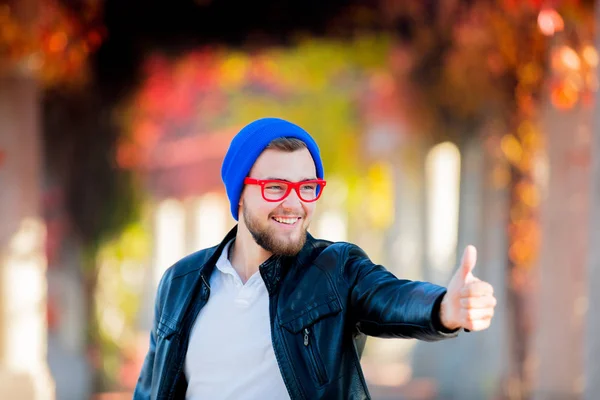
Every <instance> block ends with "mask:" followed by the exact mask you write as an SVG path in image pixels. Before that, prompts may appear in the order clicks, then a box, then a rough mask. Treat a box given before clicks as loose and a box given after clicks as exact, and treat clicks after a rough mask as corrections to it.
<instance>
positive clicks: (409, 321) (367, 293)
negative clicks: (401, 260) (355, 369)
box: [344, 245, 458, 341]
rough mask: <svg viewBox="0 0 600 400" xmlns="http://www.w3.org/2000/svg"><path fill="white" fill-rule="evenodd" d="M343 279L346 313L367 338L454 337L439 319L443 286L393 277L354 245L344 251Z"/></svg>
mask: <svg viewBox="0 0 600 400" xmlns="http://www.w3.org/2000/svg"><path fill="white" fill-rule="evenodd" d="M347 251H348V254H346V257H345V258H346V263H345V268H344V276H345V279H346V281H347V283H348V285H349V299H348V301H349V304H350V307H349V308H350V310H349V311H350V313H351V314H352V316H353V317H354V319H355V321H356V327H357V329H358V330H359V331H360V332H362V333H364V334H366V335H370V336H378V337H388V338H393V337H395V338H415V339H420V340H426V341H436V340H440V339H446V338H451V337H455V336H457V335H458V330H455V331H449V330H447V329H445V328H444V327H443V325H442V324H441V322H440V319H439V309H440V304H441V301H442V298H443V297H444V294H445V293H446V289H445V288H444V287H441V286H438V285H434V284H432V283H427V282H418V281H410V280H403V279H398V278H396V277H395V276H394V275H393V274H392V273H391V272H389V271H388V270H386V269H385V268H384V267H383V266H381V265H377V264H374V263H373V262H371V260H370V259H369V257H368V256H367V255H366V254H365V253H364V251H363V250H361V249H360V248H359V247H358V246H355V245H350V246H349V248H347Z"/></svg>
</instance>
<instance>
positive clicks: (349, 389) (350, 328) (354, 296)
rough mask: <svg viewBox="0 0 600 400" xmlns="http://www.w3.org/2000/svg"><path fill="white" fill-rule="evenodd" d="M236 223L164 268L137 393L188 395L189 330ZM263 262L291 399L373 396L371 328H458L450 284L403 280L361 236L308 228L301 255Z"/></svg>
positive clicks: (401, 331)
mask: <svg viewBox="0 0 600 400" xmlns="http://www.w3.org/2000/svg"><path fill="white" fill-rule="evenodd" d="M236 229H237V228H234V229H233V230H232V231H231V232H229V234H228V235H227V236H226V237H225V239H224V240H223V242H222V243H221V244H220V245H218V246H215V247H212V248H209V249H205V250H201V251H198V252H196V253H194V254H191V255H189V256H187V257H185V258H183V259H182V260H180V261H179V262H177V263H176V264H175V265H173V266H172V267H171V268H169V269H168V270H167V272H166V273H165V274H164V276H163V278H162V280H161V282H160V285H159V287H158V293H157V299H156V307H155V317H154V324H153V328H152V332H151V334H150V349H149V351H148V354H147V356H146V359H145V361H144V365H143V367H142V371H141V374H140V377H139V380H138V383H137V386H136V388H135V393H134V399H139V400H141V399H183V398H185V391H186V388H187V381H186V378H185V374H184V372H183V366H184V360H185V355H186V352H187V346H188V340H189V334H190V330H191V327H192V325H193V323H194V321H195V319H196V316H197V315H198V312H199V311H200V309H201V308H202V307H203V306H204V305H205V304H206V302H207V301H208V300H209V296H210V287H209V285H208V282H209V277H210V275H211V273H212V271H213V269H214V266H215V263H216V261H217V259H218V257H219V255H220V254H221V251H222V249H223V248H224V247H225V244H226V243H227V242H228V241H229V240H231V239H232V238H234V237H235V234H236ZM259 270H260V274H261V275H262V278H263V280H264V282H265V285H266V287H267V291H268V293H269V307H270V310H269V311H270V316H271V338H272V341H273V349H274V351H275V356H276V358H277V362H278V364H279V369H280V371H281V374H282V376H283V380H284V382H285V385H286V387H287V390H288V392H289V395H290V397H291V398H292V399H304V400H314V399H344V400H347V399H369V398H370V397H369V392H368V390H367V385H366V383H365V379H364V376H363V373H362V370H361V367H360V362H359V359H360V354H361V352H362V348H363V346H364V343H365V335H371V336H378V337H395V338H417V339H422V340H427V341H434V340H439V339H444V338H449V337H454V336H456V335H457V333H456V332H447V331H444V329H443V327H442V326H441V324H440V322H439V304H440V302H441V299H442V297H443V295H444V293H445V291H446V290H445V289H444V288H443V287H440V286H437V285H433V284H430V283H425V282H414V281H408V280H399V279H397V278H396V277H394V275H392V274H391V273H390V272H388V271H387V270H386V269H385V268H383V267H382V266H380V265H376V264H374V263H372V262H371V261H370V260H369V258H368V257H367V255H366V254H365V253H364V252H363V251H362V250H361V249H360V248H359V247H357V246H355V245H353V244H349V243H331V242H328V241H324V240H317V239H314V238H313V237H312V236H310V235H308V238H307V241H306V245H305V246H304V248H303V249H302V251H301V252H300V253H299V254H298V256H296V257H277V256H273V257H271V258H270V259H269V260H267V261H266V262H265V263H263V264H262V265H261V266H260V268H259Z"/></svg>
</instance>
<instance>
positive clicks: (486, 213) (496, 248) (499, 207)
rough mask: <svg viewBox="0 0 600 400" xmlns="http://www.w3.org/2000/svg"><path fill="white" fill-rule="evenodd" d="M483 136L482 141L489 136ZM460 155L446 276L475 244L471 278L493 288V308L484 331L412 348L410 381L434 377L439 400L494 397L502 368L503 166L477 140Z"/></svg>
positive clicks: (504, 362)
mask: <svg viewBox="0 0 600 400" xmlns="http://www.w3.org/2000/svg"><path fill="white" fill-rule="evenodd" d="M484 132H485V135H483V136H484V137H489V136H490V135H494V134H495V132H491V131H488V130H484ZM488 147H494V146H488ZM496 147H497V146H496ZM460 150H461V171H460V201H459V219H458V242H457V246H456V247H457V254H456V257H455V258H456V260H455V261H454V262H453V263H452V266H451V267H450V269H449V271H448V272H449V274H452V273H453V272H454V271H455V269H456V268H457V266H458V261H459V258H460V257H461V255H462V251H463V250H464V248H465V247H466V246H467V245H468V244H473V245H475V246H476V247H477V250H478V259H477V265H476V267H475V270H474V274H475V276H477V277H478V278H480V279H483V280H485V281H488V282H490V283H491V284H492V285H493V286H494V288H495V294H496V297H497V299H498V307H497V309H496V314H495V316H494V320H493V323H492V325H491V327H490V328H489V329H488V330H486V331H483V332H477V333H461V334H460V335H459V337H458V338H456V339H453V340H448V341H441V342H437V343H418V344H417V350H416V352H415V358H414V360H415V361H414V367H415V376H416V377H431V378H434V379H435V381H437V385H438V396H439V397H440V398H457V399H459V398H460V399H488V398H496V397H497V396H498V395H499V393H500V391H501V386H502V378H503V376H504V375H505V373H506V370H507V368H508V367H507V364H508V359H507V357H508V354H507V351H506V349H507V331H506V329H507V326H506V325H507V324H506V315H505V310H506V304H505V303H506V299H505V296H504V292H505V290H504V287H505V286H506V282H505V281H506V279H505V268H506V264H507V254H506V247H507V244H506V240H507V239H506V232H505V229H506V220H507V218H508V217H507V210H508V192H507V190H506V186H505V185H503V182H502V179H501V178H502V177H501V174H498V171H501V170H502V163H503V162H505V161H504V160H503V159H502V157H501V156H500V155H497V154H492V153H490V152H489V151H487V150H486V145H485V142H484V139H482V137H481V136H476V137H474V138H473V139H471V140H469V141H468V142H467V143H465V145H464V146H462V147H461V148H460ZM442 284H446V283H445V282H444V283H442ZM469 365H471V366H472V365H476V368H471V367H468V366H469Z"/></svg>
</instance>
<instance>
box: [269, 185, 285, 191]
mask: <svg viewBox="0 0 600 400" xmlns="http://www.w3.org/2000/svg"><path fill="white" fill-rule="evenodd" d="M265 189H267V190H283V187H282V186H281V185H268V186H265Z"/></svg>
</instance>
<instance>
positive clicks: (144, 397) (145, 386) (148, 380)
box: [133, 271, 168, 400]
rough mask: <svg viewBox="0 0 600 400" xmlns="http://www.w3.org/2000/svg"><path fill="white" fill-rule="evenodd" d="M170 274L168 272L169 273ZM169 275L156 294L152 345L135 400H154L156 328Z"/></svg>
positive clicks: (151, 333) (143, 367) (136, 390)
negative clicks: (162, 294)
mask: <svg viewBox="0 0 600 400" xmlns="http://www.w3.org/2000/svg"><path fill="white" fill-rule="evenodd" d="M167 272H168V271H167ZM166 275H167V273H165V275H163V277H162V279H161V281H160V283H159V285H158V290H157V292H156V301H155V305H154V317H153V320H152V330H151V331H150V345H149V348H148V353H147V354H146V358H145V359H144V364H143V365H142V370H141V372H140V376H139V378H138V381H137V384H136V386H135V391H134V392H133V400H150V399H152V385H153V384H155V385H156V382H152V381H153V376H154V355H155V352H156V328H157V325H158V321H159V320H160V315H161V310H162V296H161V293H162V292H163V287H164V285H165V280H166V279H167V278H166Z"/></svg>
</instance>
